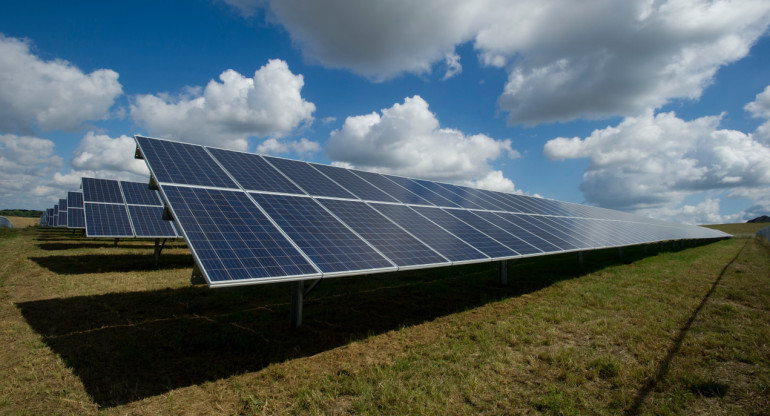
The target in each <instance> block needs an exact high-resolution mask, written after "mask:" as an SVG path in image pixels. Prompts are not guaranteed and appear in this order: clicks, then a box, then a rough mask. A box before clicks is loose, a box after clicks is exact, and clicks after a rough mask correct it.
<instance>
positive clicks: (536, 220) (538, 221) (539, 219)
mask: <svg viewBox="0 0 770 416" xmlns="http://www.w3.org/2000/svg"><path fill="white" fill-rule="evenodd" d="M521 218H522V219H523V220H524V221H527V222H529V223H531V224H533V225H535V226H536V227H538V228H539V229H540V230H542V232H544V233H547V234H550V235H551V236H553V237H552V239H549V241H553V240H554V239H555V240H557V241H558V240H562V241H564V242H565V243H567V245H568V246H571V247H572V249H576V248H587V247H590V245H589V244H586V243H585V242H583V241H580V240H579V239H577V238H575V236H574V233H573V232H572V231H570V230H568V229H565V228H564V227H562V226H559V225H558V224H554V223H553V222H552V221H550V220H549V219H548V217H543V216H540V215H523V216H521Z"/></svg>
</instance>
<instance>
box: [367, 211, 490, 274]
mask: <svg viewBox="0 0 770 416" xmlns="http://www.w3.org/2000/svg"><path fill="white" fill-rule="evenodd" d="M371 206H372V208H374V209H376V210H377V211H379V212H380V213H381V214H383V215H385V216H386V217H388V218H390V219H391V220H392V221H394V222H395V223H396V224H398V225H399V226H401V228H403V229H405V230H407V231H409V232H410V233H411V234H412V235H414V236H415V237H417V238H418V239H419V240H420V241H422V242H423V243H425V244H427V245H428V246H430V247H431V248H433V249H434V250H436V251H438V252H439V253H440V254H441V255H442V256H444V257H446V258H448V259H449V260H451V261H452V262H455V263H459V262H469V261H481V260H489V257H488V256H487V255H485V254H484V253H482V252H480V251H479V250H476V249H475V248H473V247H472V246H471V245H469V244H468V243H466V242H465V241H463V240H461V239H459V238H457V237H456V236H454V235H452V234H451V233H450V232H448V231H446V230H445V229H443V228H441V227H439V226H438V225H436V224H435V223H433V222H431V221H430V220H428V219H427V218H425V217H423V216H422V215H420V214H418V213H417V212H416V211H414V210H412V209H411V208H409V207H408V206H405V205H393V204H374V203H373V204H371Z"/></svg>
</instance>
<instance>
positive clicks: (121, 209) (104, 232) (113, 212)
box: [85, 202, 134, 238]
mask: <svg viewBox="0 0 770 416" xmlns="http://www.w3.org/2000/svg"><path fill="white" fill-rule="evenodd" d="M85 210H86V215H85V217H86V236H87V237H116V238H117V237H128V238H131V237H133V236H134V232H133V231H132V230H131V224H130V223H129V221H128V213H127V212H126V206H125V205H124V204H101V203H94V202H86V203H85Z"/></svg>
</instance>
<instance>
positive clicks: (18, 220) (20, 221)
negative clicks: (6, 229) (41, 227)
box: [5, 216, 40, 228]
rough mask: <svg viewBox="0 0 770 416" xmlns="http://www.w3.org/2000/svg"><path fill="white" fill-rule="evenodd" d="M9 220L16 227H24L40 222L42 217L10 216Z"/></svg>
mask: <svg viewBox="0 0 770 416" xmlns="http://www.w3.org/2000/svg"><path fill="white" fill-rule="evenodd" d="M5 218H8V220H9V221H10V222H11V224H13V226H14V227H16V228H24V227H32V226H35V225H38V224H40V217H36V218H29V217H8V216H6V217H5Z"/></svg>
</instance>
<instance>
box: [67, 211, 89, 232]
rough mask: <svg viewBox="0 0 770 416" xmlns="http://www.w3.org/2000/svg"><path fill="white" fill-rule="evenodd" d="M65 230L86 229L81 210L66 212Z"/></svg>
mask: <svg viewBox="0 0 770 416" xmlns="http://www.w3.org/2000/svg"><path fill="white" fill-rule="evenodd" d="M67 228H77V229H83V228H86V218H85V217H84V216H83V208H70V209H68V210H67Z"/></svg>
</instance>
